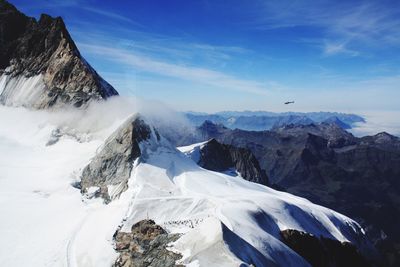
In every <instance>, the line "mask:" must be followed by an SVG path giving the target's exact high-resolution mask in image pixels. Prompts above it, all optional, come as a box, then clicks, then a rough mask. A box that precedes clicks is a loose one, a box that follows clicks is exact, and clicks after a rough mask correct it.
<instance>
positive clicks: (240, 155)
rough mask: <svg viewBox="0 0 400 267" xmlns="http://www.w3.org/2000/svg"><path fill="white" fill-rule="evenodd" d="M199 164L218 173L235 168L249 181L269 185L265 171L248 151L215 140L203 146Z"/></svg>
mask: <svg viewBox="0 0 400 267" xmlns="http://www.w3.org/2000/svg"><path fill="white" fill-rule="evenodd" d="M198 164H199V165H200V166H201V167H203V168H205V169H208V170H212V171H218V172H223V171H227V170H228V169H230V168H233V169H235V170H236V171H238V172H239V173H240V174H241V176H242V177H243V178H244V179H246V180H248V181H251V182H256V183H260V184H263V185H267V184H268V177H267V175H266V174H265V171H263V170H261V168H260V165H259V164H258V161H257V159H256V158H255V157H254V155H253V154H252V153H251V152H250V151H249V150H248V149H244V148H237V147H234V146H231V145H224V144H221V143H219V142H218V141H217V140H215V139H211V140H210V141H209V142H207V143H206V144H205V145H204V146H202V148H201V149H200V159H199V162H198Z"/></svg>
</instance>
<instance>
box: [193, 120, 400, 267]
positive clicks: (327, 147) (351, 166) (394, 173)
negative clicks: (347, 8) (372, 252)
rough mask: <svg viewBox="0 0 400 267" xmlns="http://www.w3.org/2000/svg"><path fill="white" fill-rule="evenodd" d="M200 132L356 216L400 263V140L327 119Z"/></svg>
mask: <svg viewBox="0 0 400 267" xmlns="http://www.w3.org/2000/svg"><path fill="white" fill-rule="evenodd" d="M207 129H212V131H210V132H207V131H206V130H207ZM199 131H200V132H201V133H199V136H204V137H205V138H206V139H207V138H216V139H217V140H218V141H219V142H221V143H224V144H230V145H233V146H237V147H243V148H247V149H249V150H250V151H251V152H252V153H253V154H254V156H255V157H256V158H257V160H258V161H259V163H260V166H261V168H262V169H264V170H266V172H267V175H268V177H269V181H270V183H271V184H272V186H273V187H275V188H278V189H280V190H285V191H287V192H289V193H292V194H295V195H298V196H302V197H305V198H308V199H310V200H311V201H313V202H315V203H317V204H320V205H323V206H327V207H329V208H332V209H334V210H337V211H339V212H341V213H343V214H345V215H347V216H349V217H351V218H353V219H355V220H357V221H358V222H359V223H360V224H361V225H362V226H363V228H364V229H367V234H368V236H369V238H370V239H371V240H372V241H374V242H375V244H376V246H377V247H380V248H381V251H382V253H383V254H386V256H387V259H388V262H386V263H384V265H386V266H398V265H399V264H400V261H399V259H400V251H399V250H398V247H399V246H400V230H399V227H398V225H399V224H400V216H393V214H400V208H399V207H400V197H399V196H400V180H399V177H400V141H399V138H397V137H394V136H391V135H389V134H387V133H380V134H377V135H375V136H369V137H362V138H357V137H354V136H353V135H351V134H350V133H348V132H346V131H344V130H343V129H341V128H340V127H338V126H337V125H331V124H326V123H322V124H318V125H316V124H315V125H308V126H303V125H300V126H295V125H287V126H284V127H281V128H277V129H274V130H273V131H261V132H254V131H243V130H238V129H236V130H229V129H226V128H221V127H220V126H218V127H217V126H216V125H214V126H211V125H207V127H200V128H199ZM199 141H202V140H201V139H200V140H198V142H199ZM387 218H390V220H388V219H387ZM396 247H397V248H396Z"/></svg>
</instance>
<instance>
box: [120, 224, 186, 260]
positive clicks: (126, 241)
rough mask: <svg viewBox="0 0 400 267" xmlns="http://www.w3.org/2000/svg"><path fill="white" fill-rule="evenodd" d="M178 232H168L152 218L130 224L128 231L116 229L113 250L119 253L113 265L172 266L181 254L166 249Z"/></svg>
mask: <svg viewBox="0 0 400 267" xmlns="http://www.w3.org/2000/svg"><path fill="white" fill-rule="evenodd" d="M178 238H179V235H178V234H168V233H167V232H166V231H165V230H164V229H163V228H162V227H161V226H159V225H157V224H156V223H155V222H154V221H153V220H143V221H140V222H138V223H136V224H134V225H133V226H132V230H131V232H130V233H124V232H120V231H117V232H116V233H115V235H114V241H115V250H116V251H117V252H119V253H120V255H119V257H118V259H117V260H116V262H115V264H114V266H115V267H144V266H153V267H173V266H182V265H177V264H176V263H175V262H176V261H177V260H179V259H181V258H182V256H181V255H179V254H177V253H174V252H172V251H169V250H167V247H168V244H169V243H171V242H174V241H176V240H177V239H178Z"/></svg>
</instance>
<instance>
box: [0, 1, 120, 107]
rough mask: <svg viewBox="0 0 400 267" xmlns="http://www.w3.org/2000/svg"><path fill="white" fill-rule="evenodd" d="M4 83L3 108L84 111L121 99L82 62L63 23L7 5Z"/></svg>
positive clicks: (3, 12) (1, 35)
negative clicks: (68, 107) (83, 108)
mask: <svg viewBox="0 0 400 267" xmlns="http://www.w3.org/2000/svg"><path fill="white" fill-rule="evenodd" d="M0 79H1V81H2V83H1V84H2V87H1V88H0V103H2V104H4V105H11V106H26V107H31V108H38V109H43V108H49V107H60V106H64V105H73V106H76V107H81V106H85V105H86V104H87V103H89V102H91V101H96V100H102V99H106V98H108V97H111V96H113V95H118V93H117V91H116V90H115V89H114V88H113V87H112V86H111V85H110V84H108V83H107V82H106V81H105V80H103V79H102V78H101V77H100V76H99V75H98V74H97V72H96V71H95V70H94V69H93V68H92V67H91V66H90V65H89V64H88V63H87V62H86V60H85V59H84V58H83V57H82V56H81V54H80V53H79V50H78V48H77V46H76V45H75V43H74V41H73V40H72V38H71V36H70V34H69V32H68V30H67V28H66V26H65V23H64V21H63V19H62V18H61V17H55V18H53V17H51V16H50V15H46V14H42V15H41V16H40V19H39V20H36V19H35V18H31V17H28V16H25V15H24V14H23V13H21V12H19V11H18V10H17V9H16V8H15V7H14V6H13V5H11V4H10V3H8V2H7V1H4V0H2V1H0ZM17 85H18V86H17Z"/></svg>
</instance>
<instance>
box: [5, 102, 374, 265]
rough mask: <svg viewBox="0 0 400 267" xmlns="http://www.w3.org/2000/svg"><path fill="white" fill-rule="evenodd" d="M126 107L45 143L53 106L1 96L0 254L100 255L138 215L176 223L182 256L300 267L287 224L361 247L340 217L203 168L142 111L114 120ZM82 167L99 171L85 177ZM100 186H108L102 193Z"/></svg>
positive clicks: (106, 257)
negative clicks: (5, 103) (10, 101)
mask: <svg viewBox="0 0 400 267" xmlns="http://www.w3.org/2000/svg"><path fill="white" fill-rule="evenodd" d="M64 113H65V112H64ZM80 115H82V114H80ZM125 115H126V114H124V116H122V115H121V116H119V117H117V120H116V121H115V122H113V123H110V124H109V125H107V126H104V127H97V130H95V131H94V130H93V131H86V130H82V129H81V128H80V127H77V128H76V129H74V128H73V127H71V125H70V127H64V130H63V131H62V132H64V133H65V134H62V135H61V136H59V138H58V140H57V142H50V143H49V140H52V139H54V133H55V129H57V128H58V129H60V125H59V124H60V122H59V120H58V121H57V120H55V118H58V117H59V116H60V117H61V114H55V113H54V112H46V111H28V110H26V109H24V108H11V107H1V109H0V119H1V122H2V123H3V125H8V127H5V128H2V129H1V130H0V146H1V150H2V151H4V152H5V153H2V154H1V162H2V164H1V171H0V176H1V179H0V184H1V186H0V188H1V189H0V190H1V194H0V195H1V199H2V203H3V204H2V205H1V206H0V213H1V214H2V218H3V219H2V220H1V223H0V227H1V229H3V235H2V239H1V241H0V247H1V248H2V249H1V252H0V260H1V262H2V264H4V265H5V266H10V265H13V266H24V265H29V266H46V265H51V266H61V265H67V266H110V265H112V264H113V262H114V261H115V260H116V258H117V256H118V255H117V253H116V251H115V250H114V248H113V246H114V242H115V241H114V239H113V236H114V233H115V232H116V231H117V230H120V231H122V232H124V231H129V229H130V228H131V226H132V225H134V224H135V223H137V222H139V221H141V220H143V219H148V218H150V219H153V220H154V221H155V222H156V223H157V224H158V225H160V226H162V227H163V228H164V229H165V230H166V231H167V232H169V233H177V234H179V238H178V239H177V241H175V242H174V243H172V244H171V247H170V250H173V251H174V252H176V253H179V254H181V255H182V258H181V259H180V262H181V263H182V264H189V265H190V264H192V265H190V266H239V265H240V264H245V265H250V264H253V265H255V266H310V264H309V263H308V262H307V261H306V260H305V259H304V258H302V257H301V256H299V254H297V253H296V252H295V251H294V250H293V249H291V248H289V247H288V246H287V245H285V243H284V242H283V240H282V237H281V232H282V231H284V230H288V229H293V230H297V231H301V232H305V233H309V234H312V236H315V237H317V238H319V237H326V238H329V239H332V240H338V241H340V242H350V243H351V244H353V245H354V246H356V247H357V248H358V249H360V250H361V251H367V250H368V249H369V245H368V241H367V240H366V239H365V236H364V233H363V230H362V229H361V228H360V226H359V225H358V224H357V223H356V222H354V221H353V220H351V219H350V218H348V217H345V216H343V215H341V214H339V213H336V212H334V211H332V210H329V209H327V208H324V207H321V206H318V205H315V204H313V203H311V202H309V201H308V200H306V199H303V198H299V197H296V196H293V195H290V194H288V193H283V192H279V191H275V190H273V189H271V188H268V187H266V186H262V185H259V184H255V183H251V182H248V181H246V180H244V179H241V178H240V177H232V176H230V175H226V174H222V173H218V172H213V171H209V170H206V169H203V168H201V167H199V166H198V165H197V164H196V163H195V162H194V161H193V160H191V159H190V158H188V157H187V156H186V155H185V154H183V153H181V152H180V151H179V150H177V149H176V148H175V147H173V146H172V145H171V144H170V143H169V142H168V141H167V140H166V139H164V138H163V137H162V136H161V135H160V133H159V131H157V127H154V126H153V125H151V124H150V123H148V122H147V120H146V118H145V116H142V117H138V116H137V115H133V116H129V117H128V119H127V121H125V122H124V123H123V118H124V117H126V116H125ZM64 116H65V114H64ZM87 116H88V117H89V118H90V119H91V120H97V121H98V122H99V121H100V122H101V120H102V118H100V117H97V118H96V117H92V116H89V115H88V114H87ZM15 120H17V121H19V123H18V124H15V123H12V122H13V121H15ZM63 121H65V120H63ZM68 121H73V119H71V120H68ZM114 130H115V132H114V133H113V134H111V135H110V133H111V132H112V131H114ZM121 138H122V139H121ZM46 144H47V145H46ZM49 144H51V145H49ZM85 166H86V167H85ZM88 166H89V167H88ZM127 166H128V167H127ZM87 168H91V172H90V173H97V174H104V175H95V176H90V175H89V174H88V173H89V172H87V171H85V170H87ZM82 170H83V172H82ZM81 175H82V176H81ZM88 177H89V178H90V179H88ZM80 178H82V181H81V184H82V189H81V190H79V189H77V188H76V187H77V186H76V184H77V182H79V179H80ZM74 186H75V187H74ZM81 191H82V192H83V193H84V194H83V195H81V194H80V192H81ZM99 191H101V192H107V194H108V196H109V203H108V204H106V202H108V201H106V202H105V201H103V198H101V196H103V195H101V194H100V195H99V194H96V193H97V192H99ZM96 196H100V197H96ZM16 248H18V249H16Z"/></svg>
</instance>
